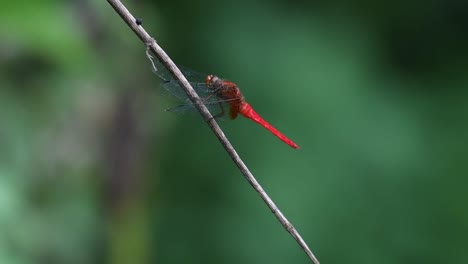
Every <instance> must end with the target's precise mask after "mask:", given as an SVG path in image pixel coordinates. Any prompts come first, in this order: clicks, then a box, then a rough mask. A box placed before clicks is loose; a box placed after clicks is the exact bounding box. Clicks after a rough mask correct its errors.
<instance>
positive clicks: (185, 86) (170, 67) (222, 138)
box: [107, 0, 319, 264]
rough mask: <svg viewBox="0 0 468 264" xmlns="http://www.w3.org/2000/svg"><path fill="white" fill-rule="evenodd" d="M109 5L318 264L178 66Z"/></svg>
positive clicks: (120, 8) (115, 0)
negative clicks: (143, 44) (194, 107)
mask: <svg viewBox="0 0 468 264" xmlns="http://www.w3.org/2000/svg"><path fill="white" fill-rule="evenodd" d="M107 2H109V4H110V5H111V6H112V7H113V8H114V10H115V11H116V12H117V13H118V14H119V15H120V17H121V18H122V19H123V20H124V21H125V23H127V25H128V26H129V27H130V28H131V29H132V30H133V32H135V34H136V35H137V36H138V37H139V38H140V39H141V40H142V41H143V42H144V43H145V45H147V46H148V47H149V49H150V50H151V51H152V52H153V53H154V54H155V55H156V57H157V58H158V59H159V60H160V61H161V63H162V64H163V65H164V66H165V67H166V68H167V70H168V71H169V72H170V73H171V74H172V75H173V76H174V78H175V79H176V80H177V81H178V82H179V84H180V86H181V87H182V88H183V89H184V91H185V92H186V93H187V96H188V97H189V98H190V100H191V101H192V102H193V103H194V104H195V106H196V107H197V109H198V111H200V114H201V115H202V116H203V118H204V119H205V120H206V122H207V123H208V125H209V126H210V128H211V130H213V133H214V134H215V135H216V137H218V139H219V141H220V142H221V144H222V145H223V146H224V148H225V149H226V152H227V153H228V154H229V156H231V158H232V160H233V161H234V163H235V164H236V165H237V167H238V168H239V170H240V171H241V172H242V174H243V175H244V176H245V178H246V179H247V181H248V182H249V183H250V185H251V186H252V187H253V188H254V189H255V191H256V192H257V193H258V194H259V195H260V197H261V198H262V199H263V201H264V202H265V203H266V204H267V206H268V207H269V208H270V209H271V211H272V212H273V214H274V215H275V216H276V218H277V219H278V220H279V222H280V223H281V225H283V227H284V228H285V229H286V230H287V231H288V232H289V234H291V236H292V237H293V238H294V239H295V240H296V241H297V243H298V244H299V245H300V246H301V248H302V249H303V250H304V251H305V253H306V254H307V255H308V256H309V258H310V259H311V260H312V262H313V263H314V264H319V261H318V260H317V258H316V257H315V256H314V254H313V253H312V251H311V250H310V249H309V247H308V246H307V244H306V242H305V241H304V240H303V239H302V237H301V235H300V234H299V232H297V230H296V229H295V228H294V226H293V225H292V224H291V223H290V222H289V221H288V219H286V217H285V216H284V215H283V213H282V212H281V211H280V210H279V209H278V207H277V206H276V204H275V203H274V202H273V200H271V198H270V197H269V196H268V194H267V193H266V192H265V190H263V188H262V186H260V184H259V183H258V181H257V180H256V179H255V178H254V176H253V175H252V173H251V172H250V170H249V169H248V168H247V166H246V165H245V164H244V162H243V161H242V160H241V158H240V157H239V155H238V154H237V152H236V150H235V149H234V147H233V146H232V145H231V143H230V142H229V140H228V139H227V137H226V136H225V135H224V133H223V131H222V130H221V128H220V127H219V125H218V124H217V123H216V121H215V119H214V118H213V116H212V115H211V113H210V112H209V111H208V109H207V108H206V106H205V105H204V104H203V102H202V100H201V99H200V97H199V96H198V95H197V94H196V92H195V91H194V90H193V88H192V87H191V86H190V83H189V82H188V81H187V79H186V78H185V76H184V75H183V74H182V72H181V71H180V70H179V69H178V68H177V66H176V65H175V64H174V62H172V60H171V59H170V58H169V56H168V55H167V54H166V52H164V50H163V49H162V48H161V47H160V46H159V45H158V44H157V43H156V41H155V40H154V38H152V37H151V36H150V35H149V34H148V33H147V32H146V31H145V30H144V29H143V27H142V26H141V25H138V24H137V21H136V19H135V18H134V17H133V15H132V14H130V12H129V11H128V10H127V8H126V7H125V6H124V5H123V4H122V3H121V2H120V1H119V0H107Z"/></svg>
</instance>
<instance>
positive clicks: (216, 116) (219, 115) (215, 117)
mask: <svg viewBox="0 0 468 264" xmlns="http://www.w3.org/2000/svg"><path fill="white" fill-rule="evenodd" d="M218 104H219V107H220V108H221V112H220V113H217V114H216V115H214V116H213V117H212V118H210V119H208V120H206V122H209V121H211V120H213V119H217V118H220V117H222V116H224V114H225V112H224V107H223V104H222V103H221V102H218Z"/></svg>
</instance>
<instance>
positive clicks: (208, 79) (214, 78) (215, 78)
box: [205, 74, 219, 84]
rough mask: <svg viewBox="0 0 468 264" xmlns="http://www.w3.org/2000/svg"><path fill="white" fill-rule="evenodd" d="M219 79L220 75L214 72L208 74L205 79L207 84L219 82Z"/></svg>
mask: <svg viewBox="0 0 468 264" xmlns="http://www.w3.org/2000/svg"><path fill="white" fill-rule="evenodd" d="M218 81H219V78H218V76H215V75H213V74H210V75H208V76H206V79H205V83H206V84H214V83H217V82H218Z"/></svg>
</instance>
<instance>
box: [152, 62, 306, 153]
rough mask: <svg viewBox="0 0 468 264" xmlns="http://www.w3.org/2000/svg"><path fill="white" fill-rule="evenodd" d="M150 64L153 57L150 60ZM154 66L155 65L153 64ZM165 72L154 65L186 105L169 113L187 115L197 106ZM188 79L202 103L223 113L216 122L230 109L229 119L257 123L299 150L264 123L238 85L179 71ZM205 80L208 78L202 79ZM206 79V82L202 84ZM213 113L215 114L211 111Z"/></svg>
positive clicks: (217, 78) (172, 90)
mask: <svg viewBox="0 0 468 264" xmlns="http://www.w3.org/2000/svg"><path fill="white" fill-rule="evenodd" d="M149 58H150V60H151V57H149ZM151 62H152V63H153V61H152V60H151ZM158 69H165V68H164V66H162V65H160V64H159V63H158V67H157V68H156V66H155V65H154V64H153V71H155V73H156V74H157V75H158V76H159V77H160V78H162V79H163V81H164V82H163V84H162V86H163V87H164V88H165V89H166V90H167V91H169V93H171V94H172V95H174V96H176V97H177V98H179V99H180V100H182V101H184V102H185V103H186V104H184V105H180V106H178V107H175V108H171V109H168V111H185V110H186V109H188V108H191V109H193V108H194V105H193V104H192V103H191V102H190V100H189V99H188V97H187V95H186V94H185V92H184V90H183V89H182V88H181V87H180V85H179V83H178V81H177V80H175V79H173V78H172V75H171V74H170V73H169V72H168V71H167V70H162V71H161V70H158ZM179 69H181V71H182V73H183V74H184V75H185V77H186V78H187V79H188V80H189V82H190V84H191V85H192V87H193V89H195V91H196V92H197V94H198V95H199V96H200V98H201V99H202V100H203V103H204V104H205V105H206V106H207V107H208V108H209V109H210V111H212V110H213V109H216V108H217V109H218V111H219V109H220V110H221V111H220V112H219V113H216V114H215V115H214V118H218V117H221V116H223V115H224V114H225V112H224V106H228V107H229V117H230V118H231V119H235V118H236V117H237V116H238V114H241V115H243V116H245V117H247V118H249V119H251V120H253V121H254V122H256V123H258V124H260V125H261V126H263V127H264V128H265V129H267V130H268V131H270V132H271V133H272V134H273V135H275V136H277V137H278V138H279V139H280V140H282V141H283V142H284V143H286V144H288V145H289V146H291V147H293V148H295V149H299V146H298V145H297V144H296V143H295V142H294V141H292V140H291V139H289V138H288V137H286V136H285V135H284V134H283V133H281V132H280V131H279V130H278V129H276V128H275V127H273V126H272V125H271V124H270V123H268V122H267V121H265V119H263V118H262V117H261V116H260V115H259V114H257V112H255V110H254V109H253V108H252V107H251V106H250V104H249V103H247V102H246V101H245V100H244V96H243V95H242V93H241V91H240V89H239V88H238V87H237V85H236V84H235V83H233V82H231V81H228V80H223V79H221V78H219V77H217V76H215V75H211V74H210V75H202V74H199V73H196V72H193V71H191V70H188V69H185V68H183V67H179ZM203 76H206V77H203ZM203 78H204V81H203ZM212 113H215V112H213V111H212Z"/></svg>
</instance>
